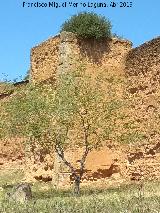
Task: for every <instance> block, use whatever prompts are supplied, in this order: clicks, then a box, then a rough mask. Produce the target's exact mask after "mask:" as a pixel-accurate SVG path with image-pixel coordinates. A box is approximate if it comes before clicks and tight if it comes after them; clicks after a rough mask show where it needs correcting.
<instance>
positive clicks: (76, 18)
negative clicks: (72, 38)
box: [61, 12, 111, 39]
mask: <svg viewBox="0 0 160 213" xmlns="http://www.w3.org/2000/svg"><path fill="white" fill-rule="evenodd" d="M61 31H67V32H72V33H75V34H76V35H77V36H79V37H83V38H96V39H99V38H104V37H111V23H110V21H109V20H107V19H106V18H105V17H104V16H100V15H97V14H95V13H87V12H83V13H79V14H77V15H73V16H72V17H71V18H70V19H69V20H67V21H66V22H65V23H64V24H63V25H62V27H61Z"/></svg>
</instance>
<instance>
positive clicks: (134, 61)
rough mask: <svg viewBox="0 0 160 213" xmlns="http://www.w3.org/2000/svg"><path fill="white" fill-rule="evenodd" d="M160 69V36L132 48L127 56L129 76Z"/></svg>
mask: <svg viewBox="0 0 160 213" xmlns="http://www.w3.org/2000/svg"><path fill="white" fill-rule="evenodd" d="M159 70H160V37H158V38H156V39H153V40H151V41H149V42H147V43H144V44H143V45H141V46H139V47H137V48H134V49H132V50H131V51H130V52H129V53H128V55H127V58H126V73H127V75H129V76H135V75H138V74H146V73H147V72H157V71H159Z"/></svg>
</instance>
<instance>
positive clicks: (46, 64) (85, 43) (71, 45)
mask: <svg viewBox="0 0 160 213" xmlns="http://www.w3.org/2000/svg"><path fill="white" fill-rule="evenodd" d="M131 47H132V43H131V42H129V41H127V40H120V39H117V38H111V39H102V40H98V41H97V40H95V39H80V38H77V37H76V36H75V35H74V34H73V33H69V32H62V33H61V34H60V35H59V36H56V37H53V38H50V39H48V40H47V41H45V42H43V43H41V44H40V45H38V46H36V47H34V48H32V51H31V79H32V82H39V81H43V80H46V79H49V78H54V77H55V78H56V75H57V73H61V72H65V71H67V70H70V69H76V68H77V67H78V66H79V64H80V62H81V63H83V64H85V65H86V67H87V68H90V69H92V70H93V71H94V70H97V68H103V69H109V68H117V69H118V68H123V67H124V59H125V57H126V54H127V53H128V51H129V50H130V49H131Z"/></svg>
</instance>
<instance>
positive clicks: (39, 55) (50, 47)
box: [31, 36, 60, 82]
mask: <svg viewBox="0 0 160 213" xmlns="http://www.w3.org/2000/svg"><path fill="white" fill-rule="evenodd" d="M59 41H60V39H59V37H58V36H57V37H54V38H51V39H49V40H47V41H45V42H43V43H41V44H40V45H38V46H37V47H34V48H33V49H32V50H31V80H32V82H38V81H43V80H46V79H47V78H50V77H54V76H55V73H56V69H57V66H58V63H59V59H58V57H59V56H58V51H59V49H58V48H59Z"/></svg>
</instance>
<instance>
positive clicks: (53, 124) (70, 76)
mask: <svg viewBox="0 0 160 213" xmlns="http://www.w3.org/2000/svg"><path fill="white" fill-rule="evenodd" d="M105 81H107V85H108V86H105V87H104V82H105ZM113 82H114V78H113V77H111V78H108V79H107V80H106V79H103V77H102V76H101V75H98V76H97V77H95V78H93V76H91V75H90V74H87V73H86V71H85V68H84V67H80V68H79V69H78V70H77V71H74V72H73V71H70V72H68V73H64V74H62V75H61V76H60V78H59V80H58V83H57V87H56V90H55V89H54V88H53V85H48V86H47V85H37V86H32V85H31V86H29V88H28V90H26V91H22V93H19V94H18V96H17V97H16V98H15V99H13V100H12V101H11V103H10V104H9V105H8V104H7V106H6V113H7V114H8V117H9V122H8V128H7V129H8V131H9V132H10V134H11V135H18V136H19V135H21V136H24V137H26V138H27V139H28V142H29V145H30V147H31V151H32V152H34V150H35V147H36V145H37V144H38V145H40V146H41V147H42V152H43V153H44V152H45V153H46V150H48V151H49V150H50V149H51V147H54V149H55V152H56V153H57V155H58V156H59V157H60V158H61V160H62V161H63V163H64V164H65V165H66V166H67V167H68V168H69V169H70V171H71V173H72V176H73V178H74V182H75V188H74V192H75V193H76V194H78V193H79V190H80V181H81V179H82V176H83V174H84V168H85V162H86V158H87V155H88V153H89V152H90V151H91V150H92V149H93V148H98V147H100V146H102V145H103V144H104V141H105V140H107V139H108V140H110V139H111V138H112V137H111V136H112V133H113V134H116V132H115V129H114V126H115V120H116V119H118V117H120V116H119V115H120V111H119V109H120V108H121V107H122V105H123V102H122V100H121V99H120V98H119V97H118V96H117V95H116V92H115V90H114V88H112V85H113V84H114V83H113ZM106 94H107V95H106ZM113 138H114V137H113ZM77 146H78V147H81V148H83V154H82V157H81V159H80V160H79V163H80V166H79V168H75V167H74V166H73V165H72V164H71V162H69V161H68V160H67V159H66V157H65V150H66V149H70V148H71V147H74V148H75V147H77ZM43 153H42V158H43ZM42 160H43V159H42Z"/></svg>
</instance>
